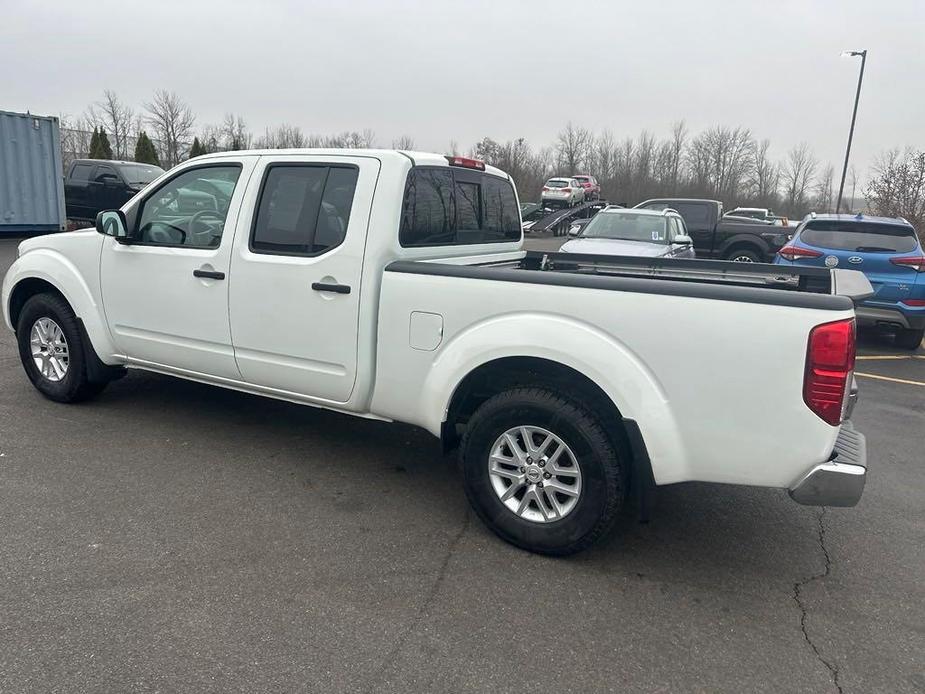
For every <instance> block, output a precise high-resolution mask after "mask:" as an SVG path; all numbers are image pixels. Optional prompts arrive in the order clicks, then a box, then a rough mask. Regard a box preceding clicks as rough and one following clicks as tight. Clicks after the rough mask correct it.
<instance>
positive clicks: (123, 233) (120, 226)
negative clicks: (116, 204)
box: [96, 210, 128, 240]
mask: <svg viewBox="0 0 925 694" xmlns="http://www.w3.org/2000/svg"><path fill="white" fill-rule="evenodd" d="M126 227H127V224H126V221H125V215H124V214H123V213H122V210H104V211H103V212H100V213H99V214H98V215H96V230H97V231H98V232H99V233H101V234H103V235H104V236H112V237H113V238H114V239H117V240H119V239H122V240H124V239H127V238H128V231H127V230H126Z"/></svg>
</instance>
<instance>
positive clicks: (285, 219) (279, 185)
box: [250, 164, 359, 256]
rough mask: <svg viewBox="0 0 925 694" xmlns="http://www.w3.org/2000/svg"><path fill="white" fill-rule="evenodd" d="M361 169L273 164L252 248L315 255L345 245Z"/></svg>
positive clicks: (259, 208) (270, 251) (256, 223)
mask: <svg viewBox="0 0 925 694" xmlns="http://www.w3.org/2000/svg"><path fill="white" fill-rule="evenodd" d="M358 173H359V171H358V169H357V168H356V167H355V166H327V165H325V164H273V165H270V167H269V168H268V169H267V173H266V175H265V177H264V181H263V188H262V189H261V191H260V202H259V203H258V206H257V214H256V216H255V218H254V227H253V229H252V231H251V240H250V249H251V250H252V251H253V252H255V253H269V254H275V255H303V256H313V255H320V254H322V253H327V252H328V251H330V250H332V249H334V248H336V247H337V246H339V245H340V244H342V243H343V242H344V239H345V238H346V235H347V225H348V224H349V222H350V209H351V207H352V206H353V196H354V193H355V192H356V186H357V175H358Z"/></svg>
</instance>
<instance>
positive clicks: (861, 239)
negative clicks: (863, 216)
mask: <svg viewBox="0 0 925 694" xmlns="http://www.w3.org/2000/svg"><path fill="white" fill-rule="evenodd" d="M800 240H801V241H803V242H804V243H808V244H809V245H810V246H820V247H822V248H831V249H833V250H839V251H857V252H861V253H862V252H864V251H867V252H870V253H908V252H909V251H914V250H915V249H916V247H917V245H918V239H916V236H915V231H914V230H913V229H912V227H908V226H904V225H900V224H876V223H873V222H853V221H849V220H845V221H842V220H835V219H831V220H829V219H824V220H823V219H821V220H818V221H815V222H809V223H808V224H807V225H806V228H805V229H803V232H802V233H801V234H800Z"/></svg>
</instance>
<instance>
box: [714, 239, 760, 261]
mask: <svg viewBox="0 0 925 694" xmlns="http://www.w3.org/2000/svg"><path fill="white" fill-rule="evenodd" d="M744 250H749V251H754V252H755V253H757V254H758V256H759V260H764V261H765V262H767V258H768V257H769V256H770V255H771V246H770V245H769V244H768V242H767V241H765V240H764V239H763V238H761V237H759V236H750V235H747V234H738V235H736V236H733V237H731V238H729V239H727V240H726V241H725V242H724V243H723V245H722V246H721V247H720V249H719V253H717V255H718V256H719V257H720V258H727V257H729V255H730V254H732V253H733V252H735V251H744Z"/></svg>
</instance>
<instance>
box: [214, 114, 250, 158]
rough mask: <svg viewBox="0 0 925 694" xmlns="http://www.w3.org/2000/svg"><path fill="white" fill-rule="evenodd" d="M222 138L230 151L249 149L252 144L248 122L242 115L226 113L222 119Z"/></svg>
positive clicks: (225, 146)
mask: <svg viewBox="0 0 925 694" xmlns="http://www.w3.org/2000/svg"><path fill="white" fill-rule="evenodd" d="M221 131H222V140H223V143H224V148H225V149H226V150H228V151H236V150H240V149H248V148H249V147H250V146H251V134H250V131H249V130H248V129H247V123H246V122H245V121H244V119H243V118H242V117H241V116H236V115H235V114H233V113H226V114H225V119H224V120H223V121H222V129H221Z"/></svg>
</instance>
